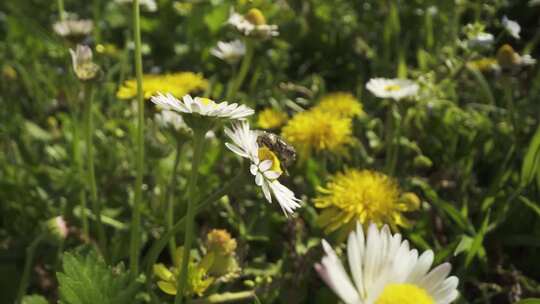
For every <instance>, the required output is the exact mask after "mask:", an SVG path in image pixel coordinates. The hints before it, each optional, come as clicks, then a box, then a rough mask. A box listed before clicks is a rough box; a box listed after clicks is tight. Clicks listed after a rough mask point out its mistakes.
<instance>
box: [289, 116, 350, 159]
mask: <svg viewBox="0 0 540 304" xmlns="http://www.w3.org/2000/svg"><path fill="white" fill-rule="evenodd" d="M282 136H283V138H284V139H285V140H286V141H287V142H289V143H290V144H291V145H293V146H294V147H295V148H296V149H297V150H298V151H299V153H300V154H301V155H303V156H307V155H308V154H309V153H311V152H312V151H315V152H323V151H326V152H331V153H338V154H344V153H345V152H346V151H345V146H346V145H348V144H351V143H352V142H353V137H352V120H351V119H350V118H345V117H340V116H338V115H336V114H333V113H330V112H324V111H320V110H310V111H306V112H301V113H298V114H296V115H295V116H294V117H293V118H292V119H291V120H289V121H288V122H287V124H286V125H285V126H284V127H283V130H282Z"/></svg>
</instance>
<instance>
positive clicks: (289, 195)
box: [225, 121, 301, 215]
mask: <svg viewBox="0 0 540 304" xmlns="http://www.w3.org/2000/svg"><path fill="white" fill-rule="evenodd" d="M225 134H227V136H228V137H229V138H230V139H231V140H232V141H233V142H232V143H226V144H225V145H226V146H227V148H229V150H231V151H232V152H234V153H236V154H238V155H240V156H241V157H243V158H247V159H249V160H250V162H251V166H250V168H249V170H250V172H251V174H253V175H254V176H255V184H257V186H259V187H261V188H262V190H263V194H264V197H265V198H266V200H267V201H268V202H269V203H271V202H272V196H273V197H275V198H276V200H277V201H278V203H279V205H280V207H281V209H282V210H283V212H284V213H285V215H288V214H292V213H294V210H295V209H297V208H300V207H301V205H300V199H298V198H296V196H295V194H294V192H292V191H291V190H289V188H287V187H285V186H284V185H282V184H281V183H280V182H279V181H278V178H279V177H280V176H281V174H282V173H283V172H282V170H281V164H280V161H279V158H278V157H277V155H276V154H275V153H274V152H273V151H272V150H270V149H269V148H267V147H259V144H258V143H257V138H258V136H259V133H258V132H257V131H254V130H251V129H250V127H249V123H248V122H246V121H242V122H240V123H236V124H235V125H233V127H232V129H228V128H226V129H225Z"/></svg>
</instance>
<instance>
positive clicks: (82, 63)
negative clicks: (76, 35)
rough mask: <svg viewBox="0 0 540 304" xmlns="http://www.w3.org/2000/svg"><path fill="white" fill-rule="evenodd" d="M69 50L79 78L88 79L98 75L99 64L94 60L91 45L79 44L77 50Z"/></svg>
mask: <svg viewBox="0 0 540 304" xmlns="http://www.w3.org/2000/svg"><path fill="white" fill-rule="evenodd" d="M69 52H70V53H71V60H72V62H73V71H74V72H75V75H76V76H77V78H79V79H80V80H82V81H87V80H91V79H94V78H95V77H96V76H97V74H98V72H99V66H98V65H97V64H95V63H94V62H93V61H92V58H93V56H92V49H90V47H88V46H86V45H81V44H78V45H77V48H76V49H75V51H74V50H72V49H70V50H69Z"/></svg>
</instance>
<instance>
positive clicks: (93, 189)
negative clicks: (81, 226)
mask: <svg viewBox="0 0 540 304" xmlns="http://www.w3.org/2000/svg"><path fill="white" fill-rule="evenodd" d="M85 92H86V94H85V96H84V97H85V113H84V114H85V119H84V121H85V133H84V134H85V138H84V141H85V143H86V164H87V166H88V167H87V174H88V186H89V188H90V189H89V190H90V200H91V204H92V209H93V210H92V212H94V214H95V216H96V222H97V231H98V244H99V248H100V250H101V252H102V254H103V256H104V257H107V244H106V240H105V230H104V228H103V223H102V222H101V203H100V202H99V199H98V194H97V185H96V173H95V171H94V143H93V140H92V135H93V134H94V122H93V115H92V103H93V101H94V92H95V90H94V88H93V85H92V84H85Z"/></svg>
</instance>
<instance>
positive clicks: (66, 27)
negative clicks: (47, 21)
mask: <svg viewBox="0 0 540 304" xmlns="http://www.w3.org/2000/svg"><path fill="white" fill-rule="evenodd" d="M93 28H94V23H93V22H92V20H87V19H75V18H74V17H73V16H71V17H70V18H68V19H66V20H62V21H58V22H55V23H54V24H53V30H54V32H55V33H56V34H58V35H59V36H62V37H80V36H86V35H88V34H90V33H91V32H92V29H93Z"/></svg>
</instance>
